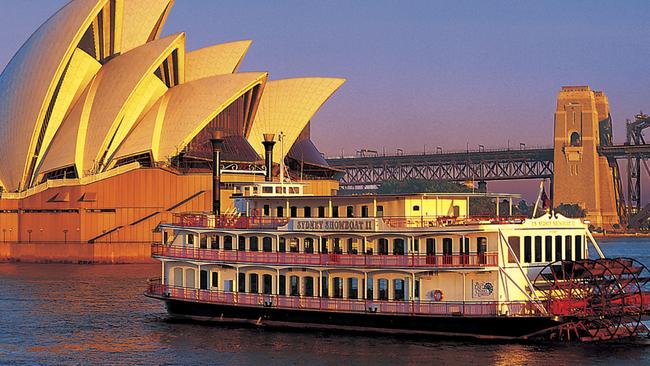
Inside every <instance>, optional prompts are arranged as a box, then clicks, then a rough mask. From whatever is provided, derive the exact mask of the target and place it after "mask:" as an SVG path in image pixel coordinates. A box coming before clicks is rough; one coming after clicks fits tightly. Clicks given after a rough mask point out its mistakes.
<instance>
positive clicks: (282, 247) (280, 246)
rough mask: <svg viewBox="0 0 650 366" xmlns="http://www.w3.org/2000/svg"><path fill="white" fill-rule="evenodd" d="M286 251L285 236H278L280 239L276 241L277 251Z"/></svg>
mask: <svg viewBox="0 0 650 366" xmlns="http://www.w3.org/2000/svg"><path fill="white" fill-rule="evenodd" d="M286 251H287V239H285V238H280V241H279V242H278V252H282V253H284V252H286Z"/></svg>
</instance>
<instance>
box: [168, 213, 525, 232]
mask: <svg viewBox="0 0 650 366" xmlns="http://www.w3.org/2000/svg"><path fill="white" fill-rule="evenodd" d="M369 218H370V219H372V218H374V219H378V220H381V221H382V222H383V223H384V225H386V227H388V228H393V229H401V228H427V227H444V226H452V225H477V224H511V223H521V222H523V221H524V220H525V219H526V218H525V217H523V216H500V217H496V216H492V217H489V216H382V217H369ZM313 219H314V220H318V219H325V218H313ZM289 220H290V218H287V217H268V216H233V215H221V216H217V217H215V216H214V215H210V214H205V213H179V214H173V215H172V223H173V224H174V225H177V226H185V227H206V228H228V229H275V228H278V227H280V226H284V225H286V224H287V222H288V221H289ZM336 220H345V218H337V219H336Z"/></svg>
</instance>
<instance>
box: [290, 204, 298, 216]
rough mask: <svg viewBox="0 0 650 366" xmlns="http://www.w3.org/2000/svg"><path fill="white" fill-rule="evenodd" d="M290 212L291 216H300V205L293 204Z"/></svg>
mask: <svg viewBox="0 0 650 366" xmlns="http://www.w3.org/2000/svg"><path fill="white" fill-rule="evenodd" d="M289 213H290V216H291V217H298V207H296V206H291V208H290V212H289Z"/></svg>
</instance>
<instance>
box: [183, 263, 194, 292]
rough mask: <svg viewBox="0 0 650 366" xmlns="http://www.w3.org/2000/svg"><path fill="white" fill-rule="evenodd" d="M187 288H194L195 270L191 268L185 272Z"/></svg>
mask: <svg viewBox="0 0 650 366" xmlns="http://www.w3.org/2000/svg"><path fill="white" fill-rule="evenodd" d="M185 287H189V288H194V287H195V285H194V270H193V269H191V268H189V269H186V270H185Z"/></svg>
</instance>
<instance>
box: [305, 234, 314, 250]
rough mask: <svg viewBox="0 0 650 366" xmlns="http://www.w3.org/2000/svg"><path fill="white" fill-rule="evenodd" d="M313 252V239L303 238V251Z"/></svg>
mask: <svg viewBox="0 0 650 366" xmlns="http://www.w3.org/2000/svg"><path fill="white" fill-rule="evenodd" d="M313 252H314V239H312V238H305V253H313Z"/></svg>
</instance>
